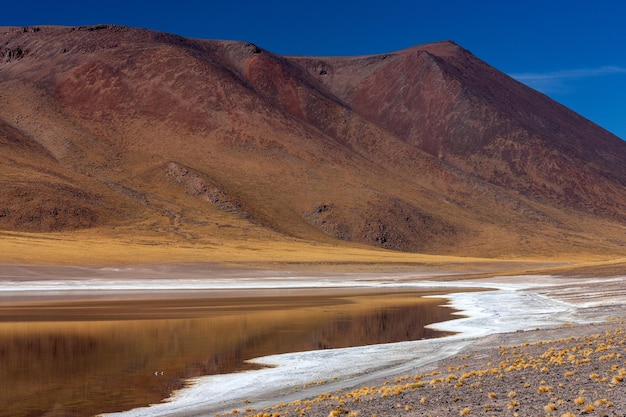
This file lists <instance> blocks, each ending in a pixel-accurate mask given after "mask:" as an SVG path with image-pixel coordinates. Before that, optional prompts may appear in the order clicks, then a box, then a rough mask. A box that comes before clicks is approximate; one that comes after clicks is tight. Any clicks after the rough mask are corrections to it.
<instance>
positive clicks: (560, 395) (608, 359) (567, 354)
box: [222, 319, 626, 417]
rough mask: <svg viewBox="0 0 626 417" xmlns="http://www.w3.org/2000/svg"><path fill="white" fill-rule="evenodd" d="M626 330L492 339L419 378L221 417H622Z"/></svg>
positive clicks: (613, 326)
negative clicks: (465, 416) (233, 416)
mask: <svg viewBox="0 0 626 417" xmlns="http://www.w3.org/2000/svg"><path fill="white" fill-rule="evenodd" d="M624 323H625V322H624V321H623V320H621V319H612V320H608V321H607V322H605V323H602V324H593V325H565V326H559V327H556V328H551V329H542V330H535V331H526V332H515V333H508V334H498V335H493V336H488V337H486V338H482V339H479V340H477V341H476V342H475V343H473V344H472V345H471V346H470V347H469V348H468V349H466V350H465V351H464V353H463V354H461V355H458V356H455V357H451V358H448V359H445V360H442V361H439V362H435V363H432V364H430V365H428V366H427V367H425V368H423V369H418V370H416V372H415V373H410V374H406V375H397V376H395V377H391V378H386V379H384V380H379V381H373V383H372V384H371V385H369V386H366V387H354V388H350V389H346V390H342V391H337V392H329V393H325V394H322V395H320V396H317V397H315V398H308V399H302V400H298V401H294V402H291V403H289V404H277V405H275V406H273V407H269V408H266V409H263V410H252V409H249V408H246V405H245V404H242V407H241V409H235V410H233V411H232V412H231V413H228V414H222V415H244V416H262V417H283V416H296V417H305V416H335V417H339V416H348V417H355V416H368V417H370V416H379V417H382V416H404V417H410V416H458V415H469V416H561V417H570V416H623V415H625V414H626V381H624V379H625V378H626V329H625V324H624ZM320 383H324V382H323V381H321V382H320Z"/></svg>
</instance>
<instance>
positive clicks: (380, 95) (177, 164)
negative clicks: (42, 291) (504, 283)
mask: <svg viewBox="0 0 626 417" xmlns="http://www.w3.org/2000/svg"><path fill="white" fill-rule="evenodd" d="M0 58H1V61H0V86H1V88H0V147H1V149H2V151H1V152H0V164H1V165H0V166H1V167H2V170H1V171H0V196H1V200H0V229H3V230H11V231H27V232H37V233H40V232H58V231H71V230H76V231H78V230H83V229H93V230H97V231H99V232H100V233H103V234H109V235H115V236H117V237H120V238H123V237H124V236H126V235H146V234H150V233H158V234H160V235H164V236H171V239H172V240H176V241H179V242H187V243H189V244H197V243H202V242H212V244H214V243H215V242H219V241H224V240H229V239H246V238H248V237H252V236H254V238H258V239H265V240H267V241H268V242H271V241H274V240H276V239H286V238H287V239H294V238H295V239H300V240H305V241H312V242H325V243H332V244H338V245H345V244H365V245H373V246H377V247H382V248H387V249H394V250H401V251H412V252H425V253H440V254H456V255H474V256H476V255H478V256H522V255H557V254H562V253H569V254H572V253H579V252H581V251H582V252H585V253H592V254H607V253H610V254H620V255H623V254H624V253H626V236H625V234H624V231H625V228H626V163H625V162H626V142H624V141H622V140H621V139H619V138H617V137H615V136H613V135H612V134H610V133H609V132H607V131H605V130H604V129H602V128H600V127H598V126H596V125H594V124H593V123H591V122H590V121H588V120H585V119H584V118H582V117H581V116H579V115H577V114H575V113H574V112H572V111H570V110H568V109H567V108H565V107H563V106H561V105H560V104H558V103H556V102H554V101H552V100H550V99H549V98H548V97H546V96H544V95H542V94H540V93H538V92H536V91H534V90H532V89H530V88H528V87H526V86H524V85H523V84H520V83H519V82H517V81H515V80H513V79H512V78H510V77H508V76H506V75H505V74H503V73H501V72H499V71H498V70H496V69H494V68H493V67H490V66H489V65H488V64H486V63H484V62H482V61H481V60H479V59H478V58H476V57H474V56H473V55H472V54H471V53H470V52H469V51H467V50H465V49H463V48H462V47H460V46H458V45H456V44H455V43H453V42H449V41H446V42H438V43H432V44H427V45H421V46H416V47H414V48H410V49H406V50H402V51H398V52H393V53H388V54H383V55H373V56H360V57H287V56H280V55H277V54H274V53H272V52H270V51H267V50H264V49H262V48H261V47H259V46H256V45H253V44H250V43H243V42H232V41H212V40H197V39H188V38H183V37H180V36H176V35H171V34H165V33H159V32H153V31H148V30H140V29H131V28H125V27H118V26H109V25H99V26H90V27H36V28H15V27H4V28H0Z"/></svg>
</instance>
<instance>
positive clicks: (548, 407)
mask: <svg viewBox="0 0 626 417" xmlns="http://www.w3.org/2000/svg"><path fill="white" fill-rule="evenodd" d="M543 409H544V410H545V411H548V412H550V411H554V410H556V404H554V403H549V404H546V405H544V406H543Z"/></svg>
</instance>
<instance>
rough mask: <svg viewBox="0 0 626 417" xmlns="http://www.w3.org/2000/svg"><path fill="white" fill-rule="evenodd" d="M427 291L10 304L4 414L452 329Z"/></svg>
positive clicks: (83, 411)
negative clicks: (276, 357)
mask: <svg viewBox="0 0 626 417" xmlns="http://www.w3.org/2000/svg"><path fill="white" fill-rule="evenodd" d="M331 291H332V290H331ZM421 294H423V293H421ZM421 294H416V293H384V294H371V293H370V294H366V295H355V294H354V291H353V292H352V293H345V294H343V295H341V294H339V295H337V292H336V291H335V292H334V293H333V295H320V294H316V295H313V296H306V295H304V296H302V295H300V296H285V297H279V296H273V297H262V296H261V297H238V298H219V299H214V298H194V299H189V298H179V299H173V300H142V301H134V300H125V301H102V300H100V301H90V302H82V303H65V304H58V305H54V304H47V305H41V306H33V305H26V306H23V307H22V308H20V307H19V306H13V307H11V308H3V309H2V311H1V312H0V320H4V322H3V323H0V381H2V386H3V389H2V390H0V404H3V406H2V409H0V416H30V415H43V414H46V415H49V416H57V415H58V416H88V415H93V414H97V413H102V412H112V411H121V410H127V409H131V408H135V407H139V406H144V405H147V404H150V403H155V402H159V401H161V400H162V399H163V398H166V397H168V396H169V395H170V394H171V392H172V391H173V390H174V389H177V388H180V387H182V386H183V385H184V380H185V379H188V378H192V377H196V376H200V375H209V374H217V373H229V372H234V371H238V370H244V369H250V368H251V365H248V364H246V363H244V361H246V360H247V359H251V358H255V357H259V356H265V355H270V354H275V353H285V352H296V351H305V350H314V349H328V348H339V347H349V346H361V345H368V344H377V343H390V342H397V341H404V340H417V339H423V338H431V337H438V336H441V335H442V334H441V333H440V332H437V331H434V330H430V329H425V328H424V326H425V325H427V324H430V323H434V322H441V321H445V320H449V319H450V318H451V313H453V311H452V310H451V309H449V308H445V307H440V304H442V300H441V299H432V298H428V299H425V298H421V297H420V295H421ZM168 317H170V318H168ZM9 320H13V321H9ZM35 320H36V321H35ZM55 320H62V321H55ZM155 372H156V373H157V374H156V375H155ZM161 372H162V373H163V374H162V375H161Z"/></svg>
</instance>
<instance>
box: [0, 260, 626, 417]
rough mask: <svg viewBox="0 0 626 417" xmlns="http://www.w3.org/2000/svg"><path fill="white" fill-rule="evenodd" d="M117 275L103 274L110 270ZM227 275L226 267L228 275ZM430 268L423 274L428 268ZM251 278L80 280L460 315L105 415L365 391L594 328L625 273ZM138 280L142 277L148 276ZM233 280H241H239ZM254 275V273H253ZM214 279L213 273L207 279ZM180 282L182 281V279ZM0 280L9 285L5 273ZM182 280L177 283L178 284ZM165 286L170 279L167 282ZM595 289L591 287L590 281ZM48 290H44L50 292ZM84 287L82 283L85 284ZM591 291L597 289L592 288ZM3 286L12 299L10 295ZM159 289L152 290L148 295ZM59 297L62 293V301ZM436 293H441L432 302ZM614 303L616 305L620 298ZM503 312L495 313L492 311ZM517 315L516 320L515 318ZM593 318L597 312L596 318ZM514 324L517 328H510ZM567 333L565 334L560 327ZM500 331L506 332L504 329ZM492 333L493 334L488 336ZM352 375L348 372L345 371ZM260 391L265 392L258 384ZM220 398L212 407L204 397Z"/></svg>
mask: <svg viewBox="0 0 626 417" xmlns="http://www.w3.org/2000/svg"><path fill="white" fill-rule="evenodd" d="M119 272H120V271H105V275H107V274H113V275H116V274H119ZM230 272H232V271H230ZM431 272H432V271H431ZM253 274H254V272H251V271H243V272H238V273H234V274H231V275H229V276H228V277H226V278H225V279H224V280H222V281H220V280H217V281H213V282H211V279H210V278H202V279H200V281H202V282H200V283H199V281H198V277H197V276H193V277H189V276H186V277H181V278H179V279H174V280H169V279H168V278H165V277H163V276H160V277H157V278H156V279H155V278H154V277H146V276H142V278H143V280H142V279H131V280H129V279H128V278H124V279H121V280H118V281H117V282H111V281H109V282H106V279H105V280H104V281H103V280H102V277H100V278H99V279H94V280H91V281H89V282H90V284H89V285H87V284H88V283H84V282H83V281H84V278H82V277H81V279H80V281H81V282H83V284H84V285H87V287H88V288H83V289H82V291H83V292H81V291H77V292H76V293H75V294H74V295H78V296H80V294H84V293H85V291H89V290H90V289H91V290H92V289H93V288H99V289H100V290H103V291H107V290H108V291H111V293H114V294H117V295H119V294H120V293H124V292H125V291H131V287H132V286H134V290H140V289H141V288H143V289H144V290H145V289H146V288H147V287H150V285H152V287H151V288H152V290H155V288H160V290H161V291H162V290H166V291H167V290H171V289H173V288H178V286H179V285H180V284H181V283H182V282H186V283H187V284H188V289H189V290H190V291H194V290H198V288H199V286H203V287H204V288H208V287H211V286H212V287H211V288H214V289H215V288H221V289H222V290H224V291H226V290H228V291H232V290H233V289H234V288H239V289H244V288H245V289H247V290H253V289H254V285H255V284H256V285H258V286H259V287H263V288H274V289H275V290H280V289H282V290H287V289H294V288H316V287H319V286H320V285H321V286H327V287H329V288H331V287H336V286H339V285H344V286H347V287H350V288H354V289H358V288H385V289H390V288H407V287H409V288H411V287H412V288H419V287H429V288H433V287H436V288H439V289H446V290H450V291H451V294H449V295H447V296H443V298H447V299H448V300H449V303H448V304H449V305H450V306H451V307H453V308H455V309H457V310H461V312H460V313H459V314H464V315H467V316H468V317H462V318H458V319H455V320H452V321H448V322H444V323H439V324H436V325H433V326H430V327H433V328H436V329H437V330H443V331H447V332H450V331H452V332H459V333H457V334H455V335H452V336H446V337H443V338H439V339H429V340H423V341H413V342H400V343H393V344H385V345H372V346H364V347H357V348H345V349H335V350H322V351H309V352H303V353H295V354H282V355H273V356H269V357H264V358H257V359H255V360H253V362H256V363H263V364H265V365H268V364H269V365H271V366H273V367H270V368H263V369H260V370H255V371H246V372H242V373H238V374H228V375H214V376H207V377H200V378H196V379H194V380H192V381H191V385H190V386H189V387H187V388H184V389H182V390H180V391H177V392H175V393H174V395H173V396H172V397H170V398H169V399H167V400H166V401H165V402H162V403H159V404H155V405H153V406H150V407H144V408H138V409H134V410H129V411H126V412H122V413H113V414H107V415H109V416H120V417H121V416H125V417H126V416H132V417H137V416H144V415H145V416H158V415H168V416H185V417H186V416H196V415H214V414H215V413H226V412H230V411H232V410H233V409H242V408H250V409H262V408H263V407H271V406H273V405H275V404H279V403H288V402H291V401H297V400H299V399H303V398H310V397H315V396H317V395H321V394H324V393H328V392H334V391H337V390H346V389H350V388H355V387H359V386H365V385H369V384H370V383H371V382H373V381H379V380H381V379H385V378H388V377H392V376H394V375H400V374H403V373H408V372H415V371H417V370H420V369H426V368H428V367H431V366H432V365H433V364H435V363H440V362H441V361H444V360H446V359H449V358H452V357H454V356H455V355H458V354H459V353H460V352H467V351H470V352H471V351H472V350H474V349H475V347H476V346H483V345H485V344H487V345H492V344H494V343H498V341H499V340H505V339H507V337H508V338H510V337H509V336H506V335H509V334H512V335H514V336H513V337H517V336H526V335H530V334H531V333H530V332H528V330H534V329H535V328H539V327H541V328H544V329H546V328H548V329H549V328H554V327H555V326H562V325H564V324H567V323H578V324H585V323H592V322H595V323H598V322H602V321H603V320H605V319H606V318H609V317H617V316H619V315H620V314H618V313H622V312H623V311H624V310H623V307H624V301H623V300H624V295H625V294H624V292H625V290H624V289H623V288H624V287H625V286H624V283H625V282H626V276H618V277H613V278H575V277H565V278H564V277H553V276H530V275H526V276H506V277H492V278H484V279H475V280H454V281H437V277H438V276H442V275H443V276H445V274H441V275H439V274H435V275H436V276H433V274H432V273H429V272H425V273H422V274H420V273H406V272H402V273H395V274H394V273H389V274H384V273H369V274H368V273H353V274H350V273H321V274H315V273H308V274H302V275H298V276H294V274H295V273H294V272H289V271H287V272H278V273H277V272H273V271H264V272H262V273H261V275H262V277H259V278H255V279H251V278H250V275H253ZM148 275H150V274H149V271H148ZM242 275H243V277H242ZM257 276H258V275H257ZM22 278H23V279H21V280H20V279H18V280H11V282H13V283H14V284H15V285H16V286H20V285H24V287H23V289H24V291H23V294H25V293H26V291H33V290H34V288H33V285H35V286H37V285H47V287H45V289H43V290H41V288H40V290H41V291H42V293H41V295H50V294H51V293H56V296H60V297H61V299H64V298H63V295H62V294H61V293H63V291H67V290H68V285H69V286H70V287H71V288H72V289H74V290H75V289H76V287H75V286H73V284H75V282H76V279H75V277H74V278H71V279H65V281H64V280H63V279H58V278H59V277H56V278H57V279H56V280H36V279H32V277H25V278H24V277H22ZM214 278H215V277H214ZM185 279H187V281H184V280H185ZM0 280H5V281H9V280H7V279H6V277H1V278H0ZM181 280H183V281H181ZM168 281H171V282H169V283H168ZM599 282H602V283H603V286H601V287H599V286H598V285H597V284H598V283H599ZM51 284H52V286H50V285H51ZM90 285H91V286H90ZM468 287H474V288H493V289H494V290H492V291H486V292H469V293H456V294H455V293H453V290H454V288H468ZM600 288H601V289H602V290H601V291H600ZM19 292H20V291H19V290H15V288H14V289H13V292H12V296H15V295H17V294H18V293H19ZM157 292H159V291H157ZM66 296H67V295H66ZM439 297H441V296H439ZM620 298H621V299H620ZM502 307H504V308H502ZM520 311H524V312H525V313H526V316H524V317H521V318H520V316H519V313H520ZM599 313H601V314H602V316H599V315H598V314H599ZM519 323H523V324H524V325H523V326H520V324H519ZM564 331H570V332H571V329H569V328H568V329H565V330H564ZM507 332H508V333H507ZM494 333H497V334H496V335H494ZM355 368H357V369H358V371H357V372H355V371H354V369H355ZM268 386H269V387H268ZM211 398H220V400H219V401H213V403H211V402H210V401H207V399H211Z"/></svg>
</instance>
